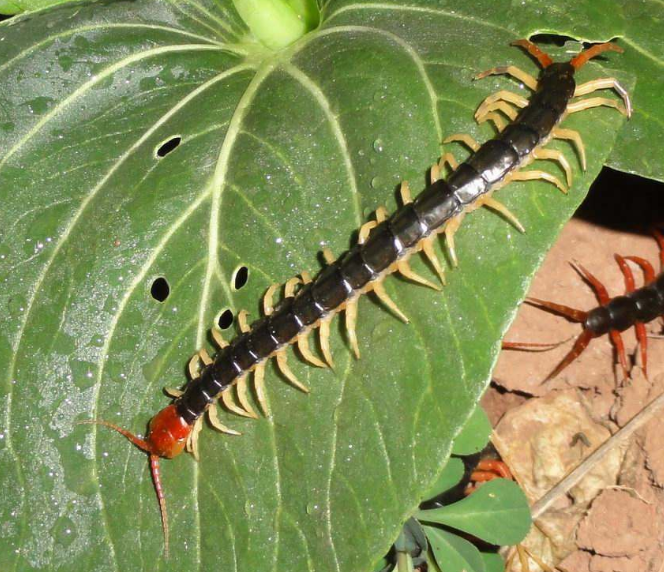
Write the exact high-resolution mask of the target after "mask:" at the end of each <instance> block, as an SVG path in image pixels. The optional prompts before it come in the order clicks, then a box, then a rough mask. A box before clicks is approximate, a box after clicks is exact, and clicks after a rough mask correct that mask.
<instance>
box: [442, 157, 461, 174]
mask: <svg viewBox="0 0 664 572" xmlns="http://www.w3.org/2000/svg"><path fill="white" fill-rule="evenodd" d="M445 165H448V166H449V168H450V170H451V171H456V169H457V167H458V166H459V162H458V161H457V160H456V157H455V156H454V155H452V153H445V154H444V155H443V156H442V158H441V159H440V161H438V167H439V168H440V169H441V170H442V169H444V168H445Z"/></svg>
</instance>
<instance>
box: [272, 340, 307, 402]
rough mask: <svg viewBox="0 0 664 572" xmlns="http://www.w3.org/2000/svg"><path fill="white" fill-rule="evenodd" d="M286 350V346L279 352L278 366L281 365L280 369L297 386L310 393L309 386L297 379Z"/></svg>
mask: <svg viewBox="0 0 664 572" xmlns="http://www.w3.org/2000/svg"><path fill="white" fill-rule="evenodd" d="M286 351H287V348H284V349H282V350H280V351H279V352H278V353H277V366H278V367H279V370H280V371H281V373H283V374H284V377H285V378H286V379H287V380H288V381H289V382H290V383H291V384H292V385H293V386H295V387H297V388H298V389H299V390H300V391H303V392H304V393H309V388H308V387H307V386H306V385H304V384H303V383H302V382H301V381H300V380H299V379H297V377H295V374H294V373H293V372H292V371H291V368H290V367H288V356H287V355H286Z"/></svg>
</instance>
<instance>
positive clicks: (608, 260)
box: [483, 219, 664, 572]
mask: <svg viewBox="0 0 664 572" xmlns="http://www.w3.org/2000/svg"><path fill="white" fill-rule="evenodd" d="M614 253H619V254H622V255H623V256H625V255H635V256H640V257H642V258H645V259H647V260H649V261H651V262H652V264H653V266H654V267H655V269H656V271H659V264H658V260H659V250H658V248H657V244H656V242H655V241H654V240H653V238H652V237H651V236H649V235H639V234H630V233H622V232H618V231H615V230H610V229H603V228H600V227H597V226H594V225H591V224H589V223H587V222H584V221H582V220H576V219H575V220H572V221H571V222H570V223H569V224H568V225H567V226H566V227H565V229H564V230H563V232H562V234H561V237H560V240H559V241H558V242H557V244H556V245H555V246H554V248H553V249H552V250H551V252H550V253H549V254H548V256H547V258H546V260H545V262H544V265H543V266H542V268H541V270H540V271H539V272H538V274H537V276H536V278H535V280H534V282H533V285H532V288H531V291H530V293H529V295H530V296H533V297H536V298H541V299H544V300H551V301H554V302H559V303H561V304H565V305H567V306H571V307H575V308H579V309H581V310H587V309H591V308H593V307H595V306H597V305H598V302H597V300H596V298H595V297H594V294H593V291H592V290H591V289H590V287H589V286H588V285H587V284H586V283H585V282H584V281H583V279H582V278H581V277H580V276H579V274H578V273H577V272H576V271H575V270H574V269H573V268H572V266H571V265H570V264H569V263H570V262H571V261H572V260H571V259H572V258H573V259H574V261H576V262H577V263H580V264H582V265H583V266H584V267H585V268H587V269H588V270H589V271H590V272H592V273H593V274H594V275H595V276H597V278H599V279H600V280H601V281H602V282H603V283H604V284H605V285H606V287H607V289H608V291H609V294H610V295H611V296H616V295H619V294H623V293H624V291H625V285H624V281H623V275H622V274H621V272H620V270H619V267H618V265H617V264H616V262H615V260H614ZM631 268H632V270H633V272H634V275H635V276H636V278H637V287H638V286H640V285H641V284H642V273H641V271H640V269H639V268H638V267H637V266H635V265H632V266H631ZM647 328H648V331H649V332H650V333H660V332H661V330H662V327H661V323H660V322H659V320H655V321H653V322H651V323H650V324H648V325H647ZM580 333H581V326H580V325H579V324H574V323H570V322H568V321H566V320H565V319H564V318H561V317H558V316H554V315H552V314H549V313H547V312H544V311H542V310H540V309H537V308H534V307H532V306H528V305H526V304H524V305H523V306H522V308H521V310H520V312H519V315H518V316H517V319H516V320H515V322H514V325H513V327H512V329H511V330H510V331H509V332H508V334H507V335H506V337H505V339H506V340H509V341H524V342H559V341H561V340H568V341H567V342H566V343H563V344H561V345H560V346H558V347H556V348H555V349H552V350H550V351H545V352H523V351H504V352H503V354H502V355H501V357H500V360H499V362H498V365H497V368H496V370H495V373H494V381H493V383H492V386H491V388H490V389H489V391H488V392H487V394H486V396H485V397H484V400H483V405H484V406H485V409H486V410H487V412H488V413H489V417H490V419H491V420H492V422H493V423H494V425H495V426H496V438H495V443H494V444H495V445H496V448H497V449H498V450H499V451H500V453H501V455H502V456H503V460H504V461H506V462H507V464H508V465H509V466H510V468H511V469H512V471H513V472H514V473H515V475H516V477H517V479H518V480H519V483H520V484H521V485H522V487H523V488H524V490H525V492H526V494H527V496H528V498H529V500H530V501H531V502H532V503H534V502H536V501H537V500H538V499H540V498H541V497H542V496H543V495H544V494H546V493H547V492H548V491H549V490H550V489H551V488H552V487H553V486H555V485H556V484H557V483H558V482H559V481H560V480H561V479H562V478H563V477H565V476H566V475H567V474H569V472H570V471H572V470H573V469H574V468H575V467H576V466H578V465H579V463H581V462H583V461H584V460H585V459H587V458H588V456H589V455H591V454H592V452H593V451H595V450H596V449H597V447H598V446H600V445H602V444H603V443H606V442H607V441H609V440H611V439H612V436H613V435H614V434H615V433H616V431H618V430H619V429H620V428H621V427H624V426H625V425H626V424H627V423H629V421H630V420H631V419H632V418H633V417H634V416H635V415H637V414H638V413H639V412H640V411H642V410H643V408H644V407H645V406H646V405H647V404H648V403H650V402H651V401H652V400H653V399H655V398H656V397H657V396H659V395H661V394H662V393H664V340H660V339H654V338H649V340H648V364H647V369H648V378H647V379H646V377H644V375H643V371H642V368H641V367H640V366H641V365H642V364H640V360H639V358H638V357H637V356H638V354H639V351H638V347H637V343H636V338H635V336H634V333H633V332H632V331H629V332H625V333H624V334H623V335H622V337H623V339H624V342H625V348H626V351H627V355H628V358H629V360H630V367H631V374H630V378H628V379H623V377H624V376H623V375H622V371H621V369H620V368H619V367H618V365H617V359H616V355H615V351H614V348H613V346H612V345H611V342H610V341H609V339H608V336H604V337H601V338H597V339H595V340H593V341H592V342H591V344H590V346H589V347H588V348H587V349H586V351H585V352H584V353H583V354H582V355H581V356H580V357H579V358H578V359H577V360H575V361H574V362H573V363H572V364H571V365H570V366H569V367H567V368H566V369H565V370H564V371H563V372H562V373H561V374H560V375H558V376H557V377H556V378H555V379H552V380H550V381H544V380H545V379H546V377H547V375H548V374H549V373H550V372H551V371H552V370H553V369H554V368H555V367H556V365H557V364H558V363H559V362H560V361H561V360H562V359H563V357H564V356H565V355H566V354H567V352H568V351H569V350H570V349H571V347H572V344H573V339H574V338H576V336H578V335H579V334H580ZM616 442H617V441H616ZM663 517H664V409H663V410H661V414H660V415H655V416H654V417H653V418H652V419H651V420H650V421H649V422H648V423H647V424H646V425H644V426H643V427H642V428H641V429H639V430H638V431H637V432H636V433H635V434H634V435H633V436H632V437H631V438H630V439H628V440H627V441H626V442H625V443H623V444H622V445H619V446H615V447H612V448H611V451H610V452H609V453H608V454H607V455H606V456H605V457H604V458H603V459H602V460H601V461H600V462H599V463H597V464H596V465H594V467H593V469H592V470H591V471H590V472H589V473H588V475H587V476H586V477H585V478H584V479H583V480H581V482H580V483H579V484H578V485H576V486H575V487H573V488H572V489H571V490H569V491H568V492H567V493H563V494H561V495H559V497H558V498H557V500H556V502H555V503H554V504H553V505H552V506H551V507H549V508H548V510H547V511H546V512H544V513H543V514H542V515H541V516H539V518H537V519H536V521H535V526H534V527H533V529H532V531H531V533H530V535H529V537H528V538H527V539H526V541H525V545H526V546H527V547H528V548H529V549H530V550H531V551H532V552H534V553H535V554H537V555H539V556H540V558H542V559H543V560H544V561H545V562H546V563H547V564H548V565H550V566H556V567H557V568H558V569H559V570H562V571H564V572H631V571H635V572H636V571H639V572H642V571H643V572H645V571H652V572H659V571H660V570H664V518H663ZM515 560H518V559H515ZM513 569H514V570H519V569H520V568H519V565H518V564H516V565H515V566H514V568H513ZM530 570H531V572H535V571H537V570H540V568H539V567H538V566H537V565H536V564H535V563H534V562H531V563H530Z"/></svg>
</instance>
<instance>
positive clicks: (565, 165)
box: [533, 149, 572, 187]
mask: <svg viewBox="0 0 664 572" xmlns="http://www.w3.org/2000/svg"><path fill="white" fill-rule="evenodd" d="M533 157H534V158H535V159H540V160H548V161H555V162H557V163H558V164H559V165H560V167H561V168H562V170H563V171H564V172H565V178H566V180H567V186H568V187H571V186H572V167H570V164H569V161H568V160H567V157H565V155H563V154H562V153H561V152H560V151H557V150H555V149H535V151H533Z"/></svg>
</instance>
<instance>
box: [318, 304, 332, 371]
mask: <svg viewBox="0 0 664 572" xmlns="http://www.w3.org/2000/svg"><path fill="white" fill-rule="evenodd" d="M331 321H332V316H330V317H328V318H323V319H322V320H321V321H320V327H319V328H318V338H319V340H320V348H321V350H322V352H323V357H324V358H325V361H326V362H327V364H328V365H329V366H330V367H332V368H333V367H334V361H333V360H332V351H331V350H330V322H331Z"/></svg>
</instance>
